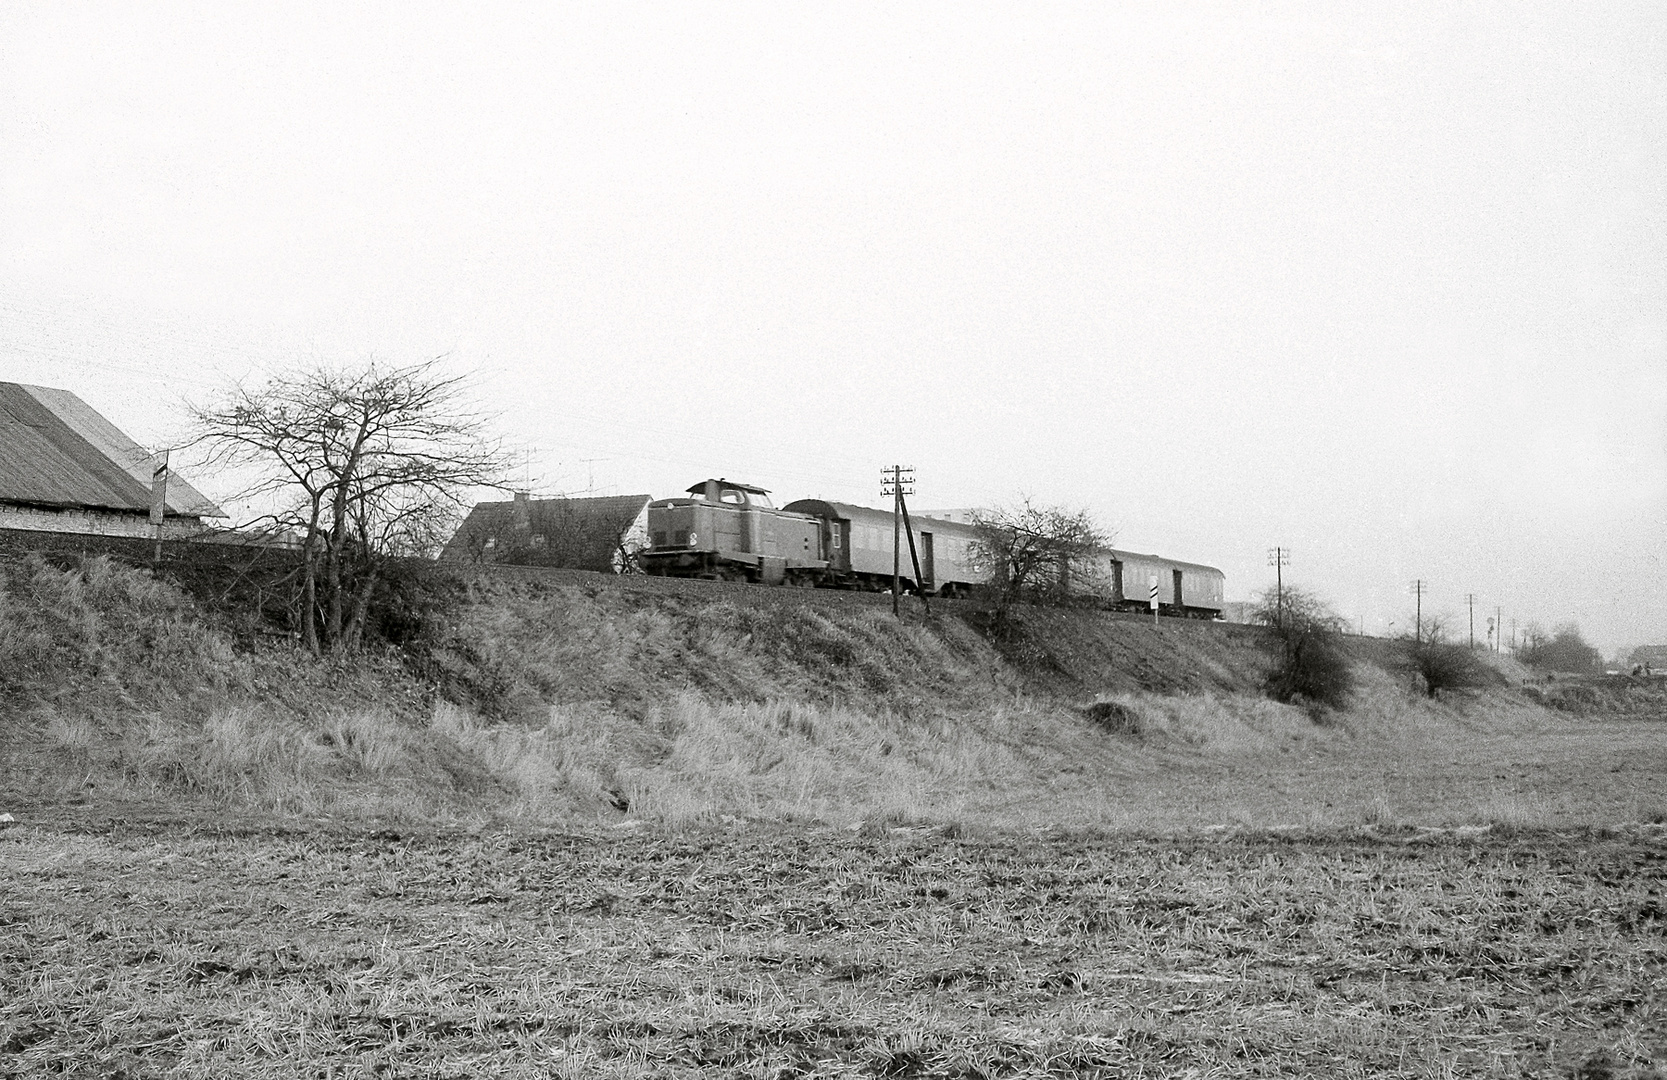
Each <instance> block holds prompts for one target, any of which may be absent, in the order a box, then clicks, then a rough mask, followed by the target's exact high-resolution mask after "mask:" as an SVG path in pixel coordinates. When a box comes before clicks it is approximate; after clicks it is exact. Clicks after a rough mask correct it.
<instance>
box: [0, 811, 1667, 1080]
mask: <svg viewBox="0 0 1667 1080" xmlns="http://www.w3.org/2000/svg"><path fill="white" fill-rule="evenodd" d="M1664 881H1667V835H1664V830H1663V829H1662V828H1661V827H1658V826H1637V827H1631V828H1627V829H1621V830H1601V831H1597V832H1591V831H1587V832H1584V833H1579V834H1560V833H1551V832H1535V833H1527V832H1519V833H1515V834H1510V835H1502V834H1501V833H1500V831H1499V830H1493V831H1488V830H1465V831H1461V832H1459V833H1454V832H1451V831H1449V832H1445V833H1442V834H1439V835H1437V834H1429V833H1422V834H1421V833H1418V832H1417V831H1415V830H1400V831H1399V832H1397V833H1394V834H1390V835H1378V834H1374V833H1371V832H1360V831H1351V832H1348V833H1339V834H1330V835H1326V834H1318V833H1306V834H1304V835H1302V836H1299V837H1293V836H1275V835H1268V834H1239V833H1234V834H1227V835H1218V836H1213V837H1200V836H1192V837H1172V838H1168V839H1131V838H1127V837H1117V836H1114V835H1109V834H1102V833H1061V832H1057V831H1050V832H1043V833H1035V834H1030V835H1023V836H1019V835H992V836H982V837H980V836H965V835H963V836H946V835H944V831H943V830H929V829H923V828H892V829H885V828H881V829H868V830H863V831H860V832H852V831H849V830H832V829H797V830H787V829H781V828H768V827H761V826H741V825H737V826H733V827H730V828H727V829H710V828H703V829H689V830H680V831H671V832H653V833H651V832H647V831H634V830H619V829H612V830H602V831H594V832H589V833H581V834H560V833H549V832H537V831H525V830H523V831H504V830H485V831H482V832H478V833H469V832H462V833H444V832H442V833H432V832H415V833H413V832H395V831H388V830H383V831H379V832H375V833H362V832H361V833H358V834H355V833H351V832H347V833H344V832H339V831H336V830H334V829H332V828H330V827H328V826H324V827H315V828H312V829H310V830H303V829H299V828H286V827H282V826H280V827H276V828H274V827H272V826H270V825H266V826H260V827H256V828H251V829H242V830H239V829H235V828H226V827H224V826H215V827H209V826H205V825H203V824H202V823H200V822H199V823H192V822H190V821H179V820H175V821H153V822H150V823H145V822H137V823H134V822H128V823H121V822H115V821H110V820H89V821H87V822H85V823H84V826H83V827H81V828H79V829H73V828H65V829H61V830H58V831H51V830H46V829H40V828H33V827H14V828H12V829H10V830H8V831H6V832H3V833H0V898H3V907H0V925H3V926H4V933H5V936H6V939H7V941H8V946H7V948H6V950H5V952H4V956H3V959H0V984H3V985H4V986H5V988H6V991H7V994H6V998H5V1001H4V1003H3V1004H0V1075H5V1076H25V1075H45V1074H48V1073H64V1074H68V1075H89V1076H92V1075H97V1076H116V1075H125V1076H143V1075H154V1074H161V1073H164V1072H165V1073H167V1074H168V1075H176V1076H233V1075H235V1076H353V1075H365V1076H371V1075H380V1076H436V1077H440V1076H446V1077H470V1076H481V1075H494V1076H499V1077H505V1078H508V1077H520V1076H550V1075H555V1076H573V1077H609V1076H620V1077H626V1076H631V1077H636V1076H694V1075H729V1076H757V1077H790V1076H793V1077H815V1076H879V1077H952V1076H960V1077H971V1076H1107V1077H1110V1076H1140V1075H1147V1076H1275V1075H1277V1076H1289V1075H1314V1076H1349V1075H1354V1076H1405V1077H1427V1076H1428V1077H1439V1076H1543V1075H1547V1074H1562V1075H1571V1076H1581V1077H1605V1076H1617V1077H1633V1078H1642V1077H1652V1076H1661V1075H1663V1074H1662V1073H1661V1071H1660V1067H1661V1065H1662V1064H1663V1063H1664V1062H1667V1001H1664V1000H1663V995H1662V989H1661V988H1662V987H1663V986H1664V985H1667V898H1664V896H1663V891H1662V890H1663V883H1664Z"/></svg>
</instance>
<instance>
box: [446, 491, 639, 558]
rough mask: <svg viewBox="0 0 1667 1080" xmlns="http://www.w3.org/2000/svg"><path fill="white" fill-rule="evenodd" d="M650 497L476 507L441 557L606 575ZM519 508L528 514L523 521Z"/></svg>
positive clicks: (478, 505)
mask: <svg viewBox="0 0 1667 1080" xmlns="http://www.w3.org/2000/svg"><path fill="white" fill-rule="evenodd" d="M649 498H650V496H647V495H604V496H598V497H595V498H579V499H525V500H522V501H521V503H520V504H519V507H518V506H517V503H516V502H515V501H506V502H485V503H477V504H476V505H475V508H474V509H473V510H471V511H469V516H468V517H467V518H465V519H464V521H463V524H462V525H460V526H458V529H457V532H456V533H455V534H454V535H453V536H452V538H451V540H450V541H449V542H448V543H447V544H446V547H445V550H444V551H443V552H441V554H440V557H441V558H442V559H459V560H472V559H476V558H485V559H486V560H487V561H490V562H508V563H517V564H524V565H531V566H559V567H566V568H568V569H574V570H602V571H606V570H609V569H611V568H612V566H613V558H614V555H615V553H616V552H617V550H618V546H619V542H620V538H621V537H623V536H624V535H625V532H626V530H628V529H629V528H630V527H631V524H632V523H633V522H634V521H636V520H637V516H638V515H639V514H641V513H642V511H643V507H645V506H647V505H648V502H649ZM518 509H521V510H525V513H526V517H525V519H524V520H522V519H520V518H519V517H518V513H517V511H518ZM488 537H490V538H492V539H493V540H494V541H495V544H494V546H493V548H492V549H491V553H490V554H487V551H486V549H485V548H484V541H485V540H486V539H487V538H488Z"/></svg>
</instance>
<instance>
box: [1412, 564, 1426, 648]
mask: <svg viewBox="0 0 1667 1080" xmlns="http://www.w3.org/2000/svg"><path fill="white" fill-rule="evenodd" d="M1424 588H1425V584H1424V579H1423V578H1417V579H1415V580H1414V581H1413V583H1412V594H1413V595H1414V596H1415V597H1417V598H1418V599H1417V604H1416V607H1415V609H1414V610H1415V614H1414V616H1413V618H1414V621H1413V624H1412V640H1413V642H1414V643H1415V644H1418V645H1422V644H1423V643H1424Z"/></svg>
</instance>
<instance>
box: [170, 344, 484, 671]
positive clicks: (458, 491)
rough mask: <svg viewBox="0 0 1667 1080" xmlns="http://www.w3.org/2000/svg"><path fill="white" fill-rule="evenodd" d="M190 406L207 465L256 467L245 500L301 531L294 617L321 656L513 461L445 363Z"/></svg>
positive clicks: (349, 646)
mask: <svg viewBox="0 0 1667 1080" xmlns="http://www.w3.org/2000/svg"><path fill="white" fill-rule="evenodd" d="M192 414H193V417H194V419H195V422H196V426H197V428H198V438H197V442H198V445H200V446H202V447H203V448H204V449H205V450H206V452H207V454H208V456H209V459H210V460H211V461H217V462H219V463H222V464H225V465H230V466H250V467H253V468H254V469H255V470H256V471H257V474H258V477H259V478H258V479H257V480H255V481H254V482H253V483H252V485H251V486H250V487H249V488H248V489H247V490H246V491H245V492H244V493H243V494H244V496H245V497H248V498H257V499H261V500H262V501H266V502H271V503H275V504H276V505H277V509H275V510H273V511H272V513H270V514H269V515H267V516H266V517H265V518H264V519H263V521H262V524H265V525H270V526H272V527H275V528H278V529H288V530H293V531H294V532H296V533H297V534H299V535H300V536H301V537H302V538H303V547H302V560H301V570H300V590H299V597H298V603H297V612H296V614H297V621H298V622H299V624H300V630H301V637H302V640H303V642H305V644H306V645H307V647H308V648H310V649H312V650H313V651H314V652H322V651H325V650H329V651H332V652H351V651H354V650H355V649H357V648H358V646H359V643H360V639H361V635H362V633H363V629H364V623H365V616H366V613H367V611H368V609H369V605H370V602H371V597H372V595H373V594H374V592H375V590H376V587H377V583H378V580H379V578H380V577H381V575H382V574H383V572H384V568H385V565H386V563H387V560H389V559H390V558H393V557H396V556H400V555H428V554H431V553H432V552H433V551H434V550H435V548H436V547H437V544H438V542H439V541H440V540H442V539H443V534H444V532H445V530H446V528H447V527H448V525H449V524H450V523H451V522H452V521H453V520H454V519H455V516H456V515H457V513H458V512H459V510H460V509H461V506H462V502H463V499H464V497H465V496H466V494H467V493H468V491H469V489H471V488H475V487H480V486H483V485H493V484H496V483H497V482H498V480H499V478H500V476H501V475H502V473H503V471H504V468H505V458H504V455H503V453H502V452H501V449H500V448H499V446H498V445H497V444H496V443H495V442H494V441H492V440H490V439H488V438H487V436H486V435H485V426H486V421H485V419H484V418H483V417H482V416H481V415H480V414H478V413H476V412H474V411H473V410H472V409H470V408H469V406H468V405H467V403H466V401H465V400H464V379H463V378H462V377H460V376H448V375H445V374H443V373H442V372H441V371H440V367H439V361H438V360H430V361H427V362H424V363H420V364H414V365H411V366H408V367H390V366H387V365H384V364H382V363H380V362H378V361H375V360H372V361H370V362H368V363H366V364H364V365H363V366H361V367H358V368H356V369H351V370H336V369H331V368H326V367H317V368H313V369H310V370H306V371H302V372H299V373H297V374H292V375H281V376H277V377H274V378H272V379H269V380H267V381H266V382H265V383H264V384H261V385H259V386H254V387H251V386H246V385H242V384H239V385H237V386H234V387H233V388H231V389H230V390H229V391H227V392H225V393H224V394H222V395H221V396H220V397H219V398H218V399H216V400H215V401H213V402H212V403H210V404H208V405H205V406H202V407H200V408H193V410H192Z"/></svg>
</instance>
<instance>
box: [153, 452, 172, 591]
mask: <svg viewBox="0 0 1667 1080" xmlns="http://www.w3.org/2000/svg"><path fill="white" fill-rule="evenodd" d="M167 513H168V451H166V450H164V451H162V453H161V454H159V455H158V456H157V458H156V465H155V467H154V468H153V469H152V470H151V474H150V523H151V529H152V530H153V531H154V532H155V534H156V555H155V557H154V558H153V559H152V560H151V561H152V562H154V563H156V564H158V565H160V564H161V562H162V525H163V519H164V518H165V516H166V515H167Z"/></svg>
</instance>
